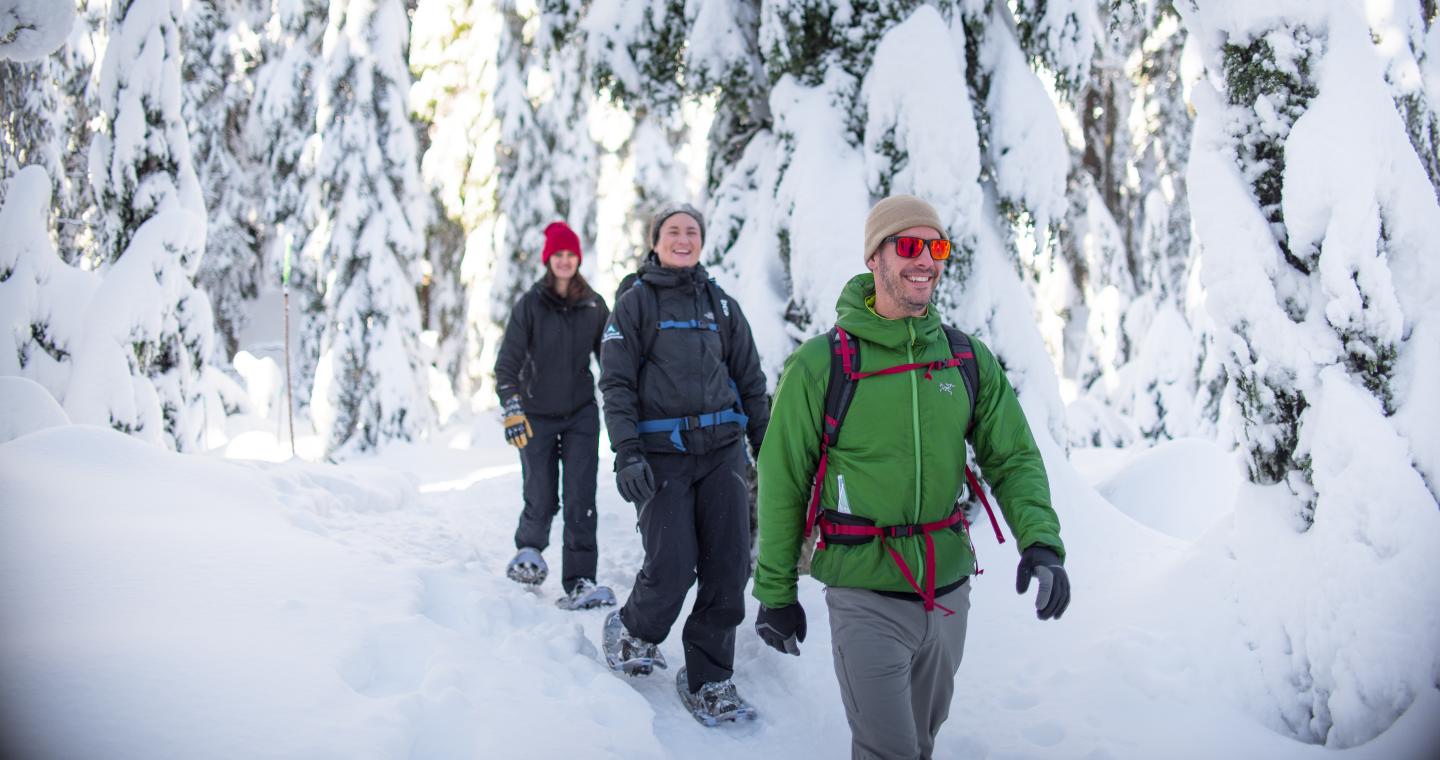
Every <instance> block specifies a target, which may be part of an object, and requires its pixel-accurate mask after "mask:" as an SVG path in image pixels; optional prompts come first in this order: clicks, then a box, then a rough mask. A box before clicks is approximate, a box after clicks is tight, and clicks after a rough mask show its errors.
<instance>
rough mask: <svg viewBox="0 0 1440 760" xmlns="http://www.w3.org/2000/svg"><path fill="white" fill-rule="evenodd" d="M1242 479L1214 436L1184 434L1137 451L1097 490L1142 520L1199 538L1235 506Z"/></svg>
mask: <svg viewBox="0 0 1440 760" xmlns="http://www.w3.org/2000/svg"><path fill="white" fill-rule="evenodd" d="M1242 479H1243V478H1242V476H1241V472H1240V471H1239V469H1238V468H1237V466H1236V463H1235V459H1234V457H1233V456H1232V455H1231V454H1230V453H1228V452H1226V451H1225V450H1224V449H1222V448H1220V447H1219V446H1218V445H1216V444H1215V443H1214V442H1212V441H1206V440H1202V439H1199V438H1180V439H1176V440H1173V441H1166V442H1164V443H1161V444H1159V445H1157V446H1156V447H1155V448H1153V449H1151V450H1149V451H1147V452H1145V453H1143V454H1140V455H1138V456H1136V457H1135V458H1134V459H1133V460H1131V462H1130V463H1129V464H1128V465H1127V466H1126V467H1125V468H1124V469H1122V470H1120V471H1119V472H1117V473H1115V474H1114V475H1111V476H1110V477H1109V478H1107V479H1105V480H1104V481H1103V482H1101V483H1100V484H1099V485H1098V486H1097V487H1096V490H1098V491H1099V492H1100V494H1101V495H1102V496H1104V497H1105V498H1106V500H1108V501H1109V502H1110V503H1111V504H1114V505H1115V507H1116V508H1117V509H1119V510H1120V511H1121V512H1124V513H1125V514H1127V515H1129V516H1130V517H1132V518H1134V519H1135V520H1136V521H1138V522H1140V523H1141V524H1143V525H1146V526H1148V527H1150V528H1153V529H1155V530H1158V531H1160V532H1161V533H1165V534H1167V535H1170V536H1174V537H1175V538H1181V539H1186V540H1194V539H1196V538H1199V537H1200V535H1201V534H1202V533H1204V532H1205V531H1206V530H1207V529H1208V528H1209V527H1210V526H1211V525H1214V524H1215V520H1216V519H1217V518H1219V517H1220V516H1221V515H1222V514H1224V513H1226V512H1229V511H1230V509H1231V506H1232V505H1233V504H1234V503H1235V495H1236V489H1238V488H1239V487H1240V482H1241V480H1242Z"/></svg>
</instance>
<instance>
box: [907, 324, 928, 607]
mask: <svg viewBox="0 0 1440 760" xmlns="http://www.w3.org/2000/svg"><path fill="white" fill-rule="evenodd" d="M905 328H906V329H907V330H909V331H910V342H909V343H908V344H906V346H905V354H906V357H907V358H908V359H909V360H910V362H909V363H910V364H914V363H915V323H914V321H912V320H911V319H909V318H907V319H906V320H905ZM905 374H906V375H907V376H908V377H909V378H910V425H911V430H912V431H913V432H914V436H915V521H914V522H913V523H912V524H913V525H919V524H920V504H921V501H922V496H921V494H922V493H923V492H924V485H923V483H921V481H920V388H919V383H918V382H917V381H916V379H915V375H916V374H918V373H915V372H906V373H905ZM911 543H912V545H915V547H916V550H917V551H916V555H915V571H914V573H915V577H916V578H919V579H921V587H922V588H923V587H924V579H923V577H922V576H923V575H924V573H925V557H924V556H923V555H924V549H923V548H921V547H923V542H919V543H917V542H911Z"/></svg>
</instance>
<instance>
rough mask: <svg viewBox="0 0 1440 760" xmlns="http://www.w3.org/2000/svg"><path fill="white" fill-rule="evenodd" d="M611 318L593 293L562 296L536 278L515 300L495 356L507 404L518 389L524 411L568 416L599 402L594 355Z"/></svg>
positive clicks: (497, 383) (497, 376) (497, 377)
mask: <svg viewBox="0 0 1440 760" xmlns="http://www.w3.org/2000/svg"><path fill="white" fill-rule="evenodd" d="M609 317H610V309H609V308H608V307H606V306H605V299H603V298H601V297H600V296H599V295H597V294H595V293H590V294H589V295H588V296H586V297H584V298H582V299H580V300H578V301H576V302H570V301H567V300H562V299H561V298H560V297H559V296H557V295H555V292H554V291H552V290H550V289H549V288H547V287H545V284H544V281H543V280H542V281H541V282H537V283H535V285H534V286H532V287H531V288H530V290H528V291H526V292H525V295H523V296H521V297H520V300H519V301H518V302H516V304H515V308H514V309H513V310H511V312H510V321H509V323H508V324H506V325H505V338H504V340H502V341H501V342H500V353H499V355H498V356H496V357H495V390H496V393H497V394H499V396H500V402H501V403H502V404H503V403H504V402H505V400H506V399H508V398H510V397H511V396H513V395H515V394H517V393H518V394H519V395H520V405H521V406H522V407H523V408H524V409H525V413H526V414H534V415H540V416H565V415H569V414H572V413H573V412H575V411H576V410H578V409H580V408H581V407H583V406H585V405H586V404H591V403H594V402H595V376H594V375H592V374H591V373H590V354H591V353H592V352H593V353H594V354H595V355H596V357H597V358H598V357H599V355H600V335H601V333H602V331H604V329H605V323H606V321H607V320H608V319H609Z"/></svg>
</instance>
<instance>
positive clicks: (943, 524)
mask: <svg viewBox="0 0 1440 760" xmlns="http://www.w3.org/2000/svg"><path fill="white" fill-rule="evenodd" d="M957 522H958V523H960V524H961V525H964V524H965V514H964V513H963V512H961V511H960V510H958V509H957V510H955V511H954V512H951V513H950V516H949V517H946V518H945V519H943V520H936V521H935V522H929V523H925V524H924V525H919V526H908V525H907V526H892V527H889V528H882V527H880V526H878V525H839V524H837V523H833V522H830V521H829V520H826V519H825V518H824V517H823V516H822V517H821V518H820V520H819V524H820V538H819V541H824V540H825V534H826V533H829V534H830V535H839V536H878V537H879V538H880V545H881V546H883V547H885V551H887V552H889V553H890V559H892V560H894V561H895V566H896V567H898V568H900V573H901V575H904V576H905V582H906V583H909V584H910V588H912V589H915V593H916V594H919V595H920V599H921V601H923V602H924V603H925V611H926V612H933V611H934V610H935V608H936V607H939V608H940V609H941V610H944V612H945V614H946V615H947V616H949V615H954V614H955V611H954V610H952V609H950V608H949V607H946V606H945V605H943V604H940V603H939V602H937V601H935V539H934V538H931V536H930V534H931V533H934V532H935V531H937V530H944V529H946V528H949V527H951V526H953V525H954V524H955V523H957ZM895 527H905V528H911V529H912V530H910V531H908V532H906V533H905V535H907V536H911V535H914V531H913V528H916V527H918V528H919V529H920V534H921V535H923V536H924V537H925V588H923V589H922V588H920V584H919V583H917V582H916V581H915V575H914V574H913V573H911V572H910V566H909V565H907V564H905V559H904V558H903V557H901V556H900V553H899V552H897V551H895V549H894V548H892V547H891V546H890V544H888V543H886V542H885V539H886V537H887V536H893V535H894V532H895ZM966 535H969V533H968V528H967V533H966ZM819 541H817V543H816V546H819V545H820V543H819Z"/></svg>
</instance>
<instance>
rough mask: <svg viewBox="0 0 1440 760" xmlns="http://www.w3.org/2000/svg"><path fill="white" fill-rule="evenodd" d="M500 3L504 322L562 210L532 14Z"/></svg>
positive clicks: (536, 271)
mask: <svg viewBox="0 0 1440 760" xmlns="http://www.w3.org/2000/svg"><path fill="white" fill-rule="evenodd" d="M499 6H500V11H501V14H502V17H503V23H502V24H501V26H500V34H499V48H498V55H499V64H498V66H497V68H496V78H495V118H496V120H497V121H498V122H499V124H500V135H499V137H500V140H499V142H498V143H497V144H496V153H497V155H498V158H497V159H496V165H497V175H498V176H497V183H496V192H497V193H498V197H497V206H498V209H499V215H500V217H501V219H502V220H503V224H502V226H501V230H500V234H499V236H498V239H497V241H496V243H497V245H496V248H497V250H496V253H495V284H494V286H493V290H492V291H491V304H492V309H493V310H492V312H491V315H490V319H491V321H492V322H494V323H495V324H496V325H499V326H500V327H502V328H503V326H504V324H505V322H506V320H507V319H508V318H509V315H510V307H511V306H512V305H514V303H515V301H516V300H518V299H519V298H520V295H521V294H522V293H524V292H525V289H526V288H528V287H530V284H531V283H533V282H534V281H535V279H536V278H537V277H539V276H540V272H541V263H540V250H541V248H542V247H543V246H544V242H545V233H544V230H545V225H547V224H549V223H550V222H553V221H555V219H556V217H557V216H558V215H559V210H558V209H557V208H556V203H555V195H554V193H553V192H552V190H551V187H550V152H549V149H548V148H547V146H546V144H545V140H544V135H543V133H542V131H541V127H540V122H539V119H538V118H537V116H536V113H535V110H536V109H535V103H534V101H533V100H532V99H531V97H530V93H529V91H528V90H527V85H528V83H529V81H530V73H531V70H532V68H534V67H537V66H539V65H541V62H540V61H539V60H538V59H537V57H536V55H535V50H534V42H533V39H528V38H527V37H526V24H527V22H528V21H530V20H531V19H532V18H533V17H532V16H530V15H525V14H522V13H521V11H520V9H519V8H517V7H516V4H515V3H514V2H511V0H502V2H501V3H500V4H499ZM531 29H532V31H533V29H534V24H532V25H531Z"/></svg>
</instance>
